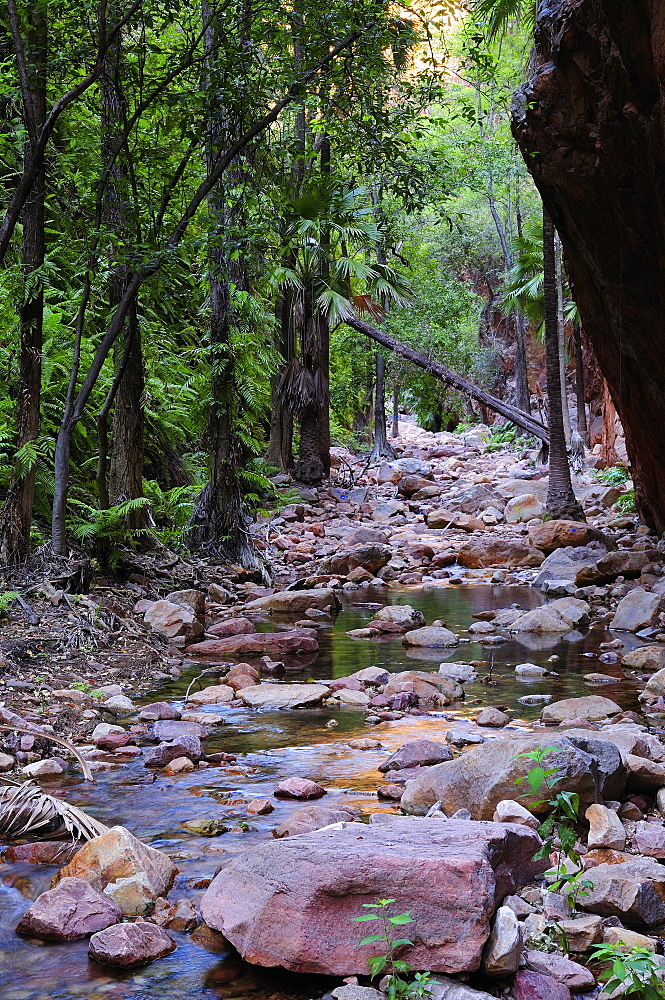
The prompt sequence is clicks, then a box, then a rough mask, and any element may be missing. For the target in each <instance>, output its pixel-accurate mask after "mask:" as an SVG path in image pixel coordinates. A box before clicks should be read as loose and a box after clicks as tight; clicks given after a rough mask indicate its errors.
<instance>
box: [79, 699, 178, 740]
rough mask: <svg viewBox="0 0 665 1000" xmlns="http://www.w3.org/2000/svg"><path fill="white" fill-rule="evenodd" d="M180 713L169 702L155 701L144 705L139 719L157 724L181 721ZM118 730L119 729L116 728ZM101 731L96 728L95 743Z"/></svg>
mask: <svg viewBox="0 0 665 1000" xmlns="http://www.w3.org/2000/svg"><path fill="white" fill-rule="evenodd" d="M179 718H180V712H179V711H178V709H177V708H174V707H173V705H169V703H168V701H153V702H152V704H150V705H144V706H143V708H142V709H141V711H140V712H139V719H141V720H142V721H146V722H157V721H160V720H162V719H179ZM100 725H105V723H103V722H102V723H100ZM116 728H117V727H116ZM98 729H99V726H96V727H95V730H94V732H93V734H92V738H93V741H94V739H95V732H97V730H98Z"/></svg>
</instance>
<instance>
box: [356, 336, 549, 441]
mask: <svg viewBox="0 0 665 1000" xmlns="http://www.w3.org/2000/svg"><path fill="white" fill-rule="evenodd" d="M344 322H345V323H346V325H347V326H350V327H352V328H353V329H354V330H358V331H359V333H364V334H365V336H366V337H370V338H371V339H372V340H375V341H376V342H377V343H378V344H382V345H383V347H387V348H388V350H390V351H394V352H395V354H400V355H401V356H402V357H403V358H406V359H407V361H410V362H411V363H412V364H414V365H417V367H418V368H422V370H423V371H425V372H427V373H428V375H433V376H434V378H438V379H441V381H442V382H445V383H446V385H450V386H452V387H453V388H454V389H458V390H459V391H460V392H461V393H463V394H464V395H466V396H469V397H470V398H471V399H475V400H476V401H477V402H478V403H482V404H484V405H485V406H487V407H488V408H489V409H490V410H493V411H494V412H495V413H500V414H501V416H502V417H506V419H507V420H510V421H512V423H514V424H515V425H516V426H517V427H522V428H523V429H524V430H525V431H527V433H528V434H533V436H534V437H537V438H538V439H539V440H541V441H544V442H545V443H547V442H548V441H549V431H548V430H547V428H546V427H545V426H544V425H543V424H541V423H540V422H539V421H538V420H536V419H535V418H534V417H532V416H531V415H530V414H528V413H522V411H521V410H518V409H517V407H515V406H513V405H512V404H511V403H507V402H506V401H505V400H503V399H498V398H497V397H496V396H493V395H492V394H491V393H489V392H485V390H484V389H481V388H479V386H477V385H474V384H473V382H469V380H468V379H467V378H464V376H463V375H458V374H457V372H451V370H450V369H449V368H446V366H445V365H442V364H441V363H440V362H439V361H432V360H431V359H430V358H426V357H425V355H424V354H419V353H418V351H414V349H413V348H412V347H409V345H408V344H403V343H402V342H401V341H399V340H395V338H394V337H391V336H390V335H389V334H387V333H385V332H384V331H383V330H377V328H376V327H374V326H371V325H370V324H369V323H366V322H365V321H364V320H362V319H357V318H356V317H349V318H348V319H346V320H345V321H344ZM471 412H473V411H471Z"/></svg>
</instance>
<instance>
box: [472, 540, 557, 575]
mask: <svg viewBox="0 0 665 1000" xmlns="http://www.w3.org/2000/svg"><path fill="white" fill-rule="evenodd" d="M542 561H543V553H542V552H541V551H540V549H536V548H534V547H533V546H532V545H527V544H526V543H525V542H519V541H516V540H515V539H512V538H492V537H490V538H474V539H472V541H470V542H467V543H466V544H465V545H463V546H462V548H461V549H460V550H459V553H458V562H459V563H460V565H461V566H466V567H468V568H469V569H481V568H482V567H484V566H505V567H507V568H509V569H511V568H512V567H518V566H522V567H523V566H530V567H533V566H540V564H541V563H542Z"/></svg>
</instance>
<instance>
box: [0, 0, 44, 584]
mask: <svg viewBox="0 0 665 1000" xmlns="http://www.w3.org/2000/svg"><path fill="white" fill-rule="evenodd" d="M28 19H29V20H28V50H29V53H30V59H31V64H30V67H29V68H30V70H31V72H30V79H29V81H28V88H29V93H26V94H25V98H26V102H27V104H28V106H27V107H25V109H24V111H25V115H26V119H27V120H29V119H31V120H32V123H33V125H34V127H35V128H36V129H40V128H41V127H42V125H43V123H44V121H45V119H46V64H47V44H48V31H47V19H46V4H45V0H37V2H35V3H33V4H31V5H30V6H29V7H28ZM28 131H30V129H29V130H28ZM32 145H33V139H31V140H30V141H28V140H27V139H26V152H25V155H24V160H25V168H24V169H26V170H27V169H28V164H29V161H30V157H31V149H32ZM45 193H46V171H45V168H44V163H43V161H42V165H41V168H40V170H39V171H38V173H37V176H36V178H35V182H34V184H33V186H32V189H31V191H30V194H29V195H28V198H27V200H26V202H25V205H24V207H23V215H22V221H23V239H22V246H21V259H22V265H23V276H24V282H25V292H24V300H23V304H22V306H21V311H20V326H21V350H20V356H19V383H18V396H17V400H16V424H17V428H16V448H17V451H18V450H20V449H21V448H24V447H25V446H26V445H28V444H30V443H32V442H35V441H36V440H37V437H38V434H39V421H40V404H41V378H42V341H43V318H44V290H43V284H42V280H41V278H40V279H38V280H37V281H36V282H35V283H34V285H33V287H30V286H29V284H28V283H29V280H30V276H31V275H32V274H33V272H34V271H37V270H39V268H41V267H42V265H43V263H44V256H45V251H46V240H45V232H44V204H45ZM35 477H36V468H35V463H34V462H31V463H30V467H29V469H28V471H27V472H26V474H25V475H23V476H21V475H20V474H19V472H18V470H16V471H15V472H14V474H13V475H12V479H11V482H10V485H9V490H8V493H7V498H6V500H5V504H4V507H3V511H2V517H1V519H0V561H1V562H2V563H4V564H5V565H14V566H15V565H18V564H19V563H21V562H24V561H25V559H27V557H28V554H29V551H30V530H31V528H32V508H33V503H34V497H35Z"/></svg>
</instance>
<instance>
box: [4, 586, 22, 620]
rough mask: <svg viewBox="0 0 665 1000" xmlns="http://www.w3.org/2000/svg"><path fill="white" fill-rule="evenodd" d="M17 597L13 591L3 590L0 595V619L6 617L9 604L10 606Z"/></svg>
mask: <svg viewBox="0 0 665 1000" xmlns="http://www.w3.org/2000/svg"><path fill="white" fill-rule="evenodd" d="M17 597H18V594H17V592H16V591H15V590H5V591H3V592H2V593H0V617H3V618H4V617H5V616H6V614H7V611H8V610H9V606H10V604H12V603H13V602H14V601H15V600H16V598H17Z"/></svg>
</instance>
